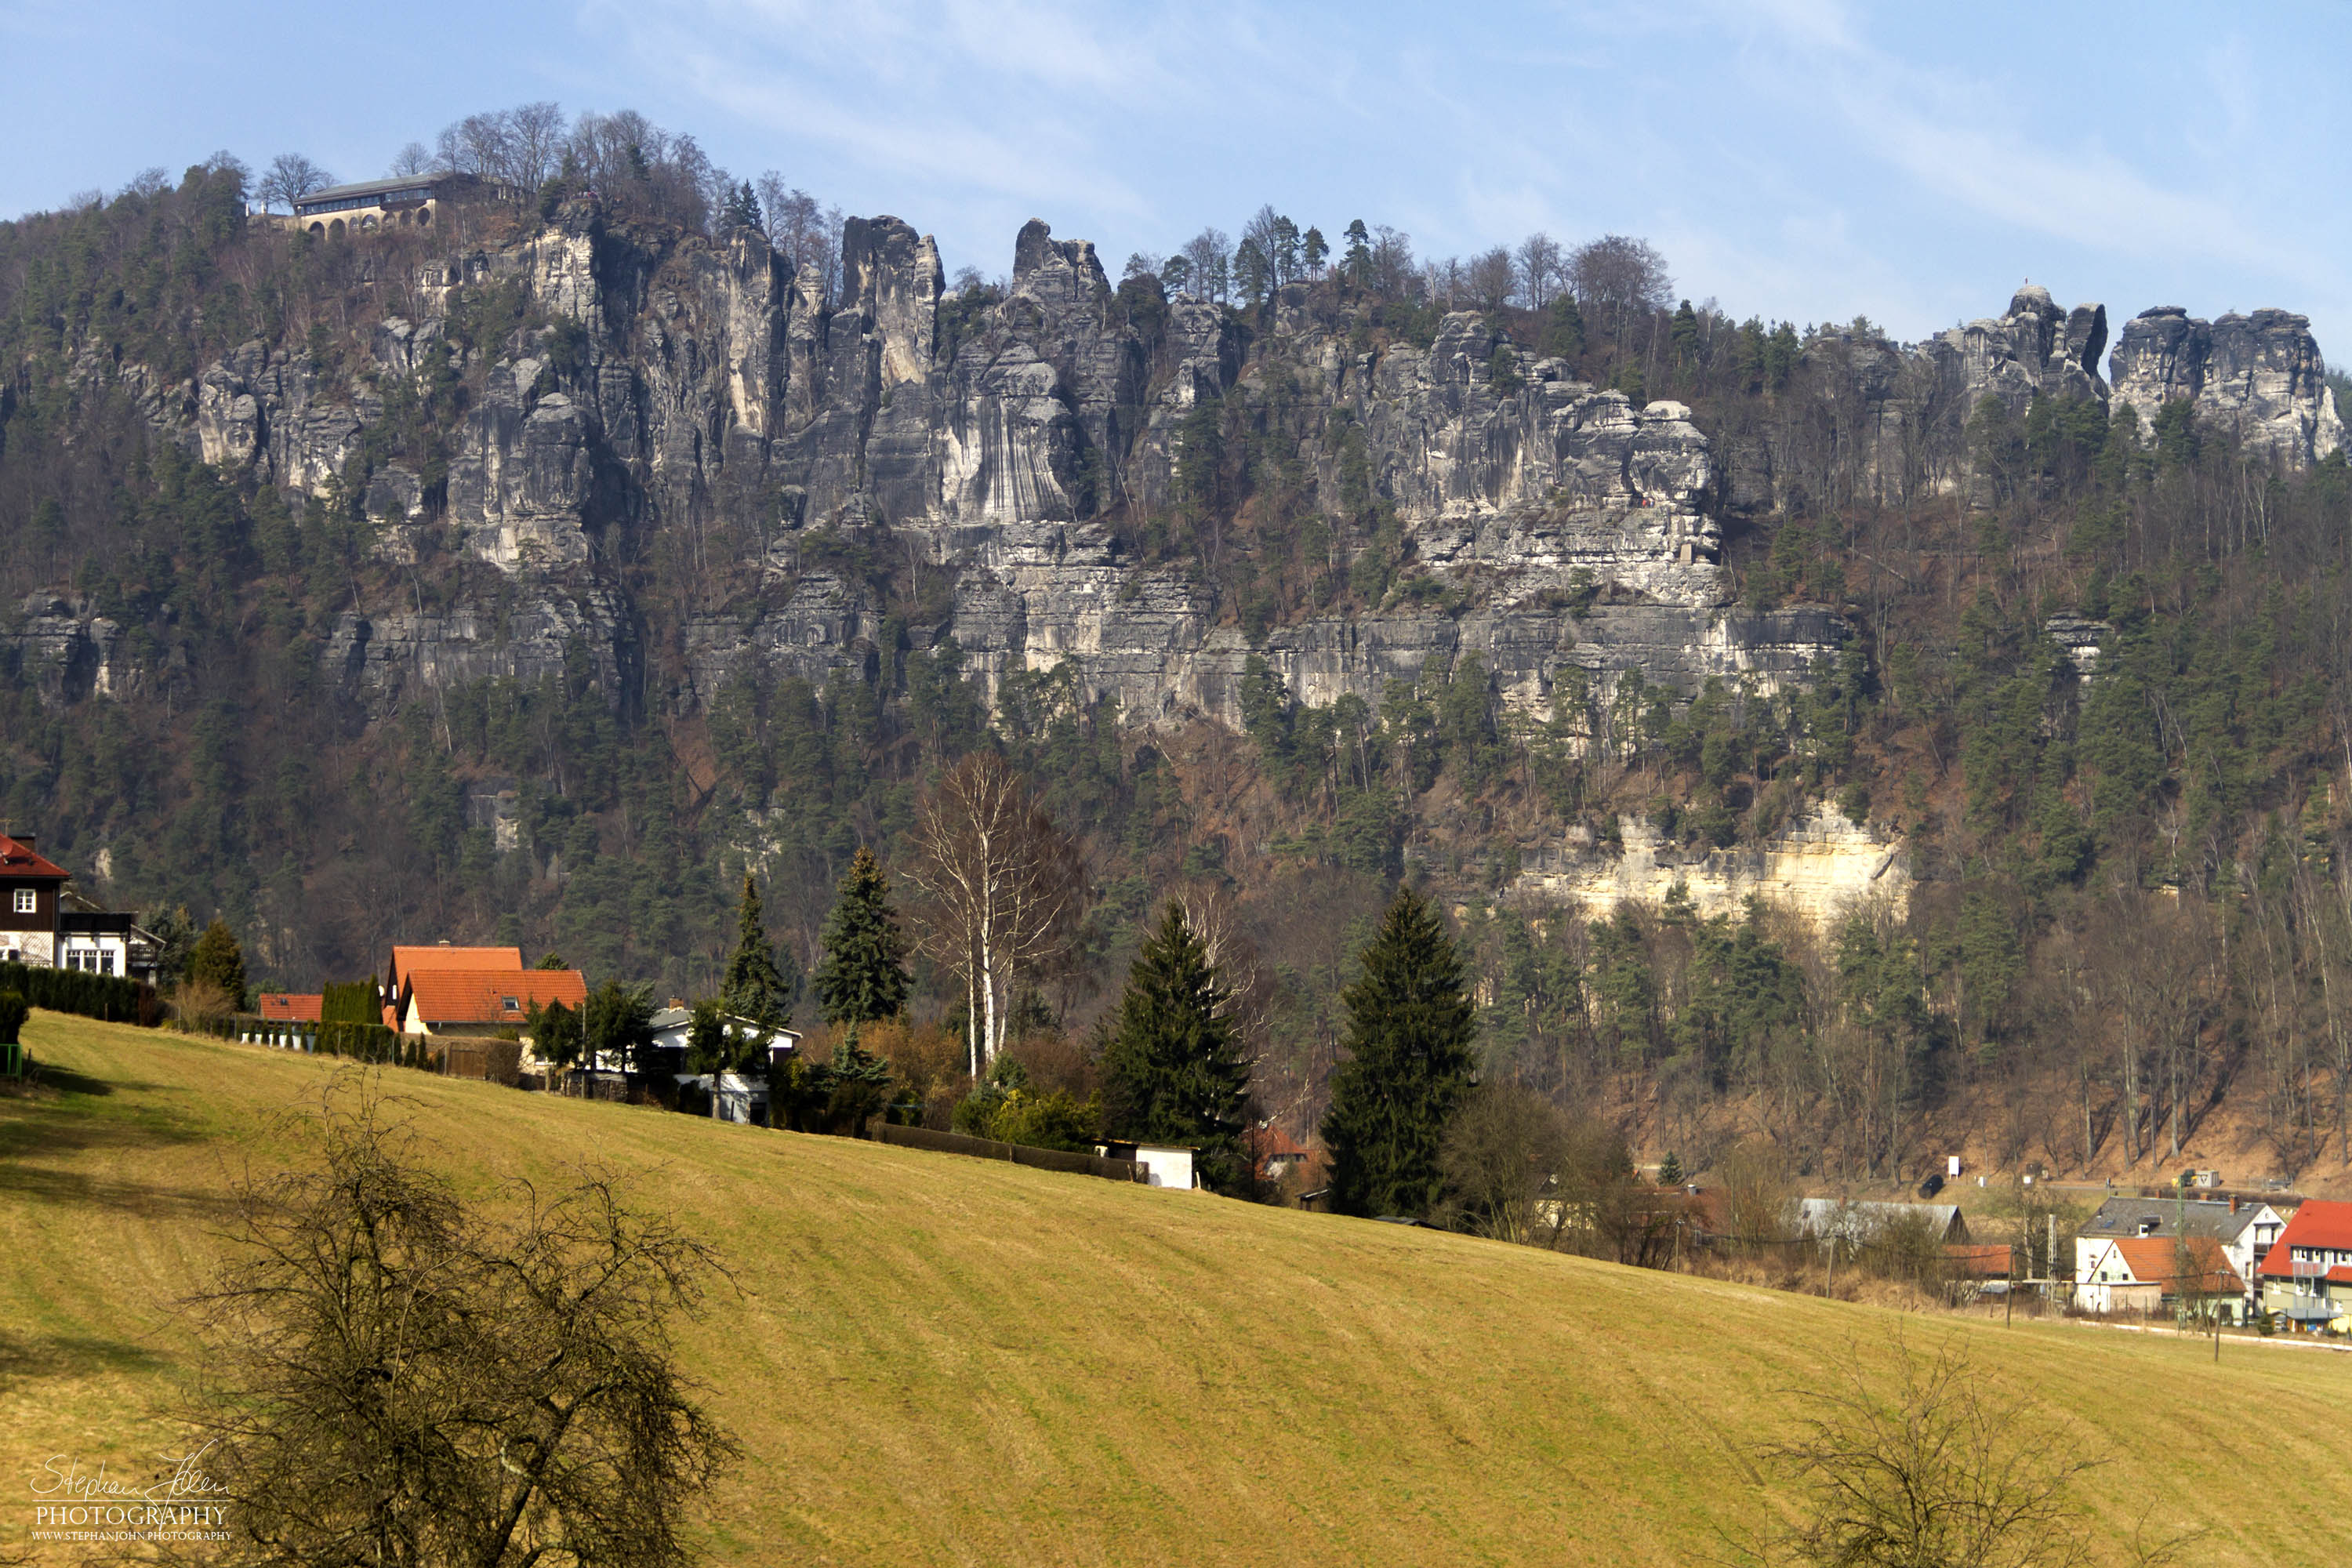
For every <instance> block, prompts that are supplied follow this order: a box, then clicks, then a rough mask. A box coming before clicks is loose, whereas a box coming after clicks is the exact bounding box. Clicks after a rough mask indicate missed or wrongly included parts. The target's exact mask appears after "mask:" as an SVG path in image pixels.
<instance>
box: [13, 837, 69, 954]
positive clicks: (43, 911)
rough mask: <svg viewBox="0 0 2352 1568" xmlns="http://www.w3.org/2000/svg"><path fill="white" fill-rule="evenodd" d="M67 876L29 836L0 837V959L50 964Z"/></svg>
mask: <svg viewBox="0 0 2352 1568" xmlns="http://www.w3.org/2000/svg"><path fill="white" fill-rule="evenodd" d="M71 876H72V873H71V872H69V871H68V870H67V869H66V868H64V867H62V866H60V865H58V863H57V862H56V861H54V860H51V859H48V858H47V857H45V856H43V855H42V854H40V853H39V852H38V851H37V850H36V849H35V848H34V847H33V836H32V835H31V834H29V833H17V834H8V835H0V963H29V964H33V965H36V966H37V967H39V968H43V969H47V968H51V967H53V966H55V964H56V963H57V961H58V916H59V915H61V914H62V913H63V912H64V910H62V909H61V908H60V907H59V906H60V905H61V904H62V903H63V901H64V899H63V895H64V892H65V886H66V882H67V879H68V878H70V877H71Z"/></svg>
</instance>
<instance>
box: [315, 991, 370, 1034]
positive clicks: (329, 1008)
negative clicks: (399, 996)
mask: <svg viewBox="0 0 2352 1568" xmlns="http://www.w3.org/2000/svg"><path fill="white" fill-rule="evenodd" d="M319 1017H320V1020H321V1021H323V1022H325V1023H329V1024H374V1025H377V1026H382V1025H383V1004H382V1003H380V1002H378V1001H377V1000H376V994H375V982H374V981H373V980H354V981H352V983H351V984H347V985H339V984H328V985H327V986H326V987H324V989H323V990H321V992H320V997H319Z"/></svg>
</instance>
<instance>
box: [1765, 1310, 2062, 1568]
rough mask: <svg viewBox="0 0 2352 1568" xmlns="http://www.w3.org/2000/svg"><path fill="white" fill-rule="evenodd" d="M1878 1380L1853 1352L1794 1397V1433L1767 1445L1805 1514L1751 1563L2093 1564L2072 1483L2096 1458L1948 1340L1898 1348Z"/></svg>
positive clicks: (2051, 1567)
mask: <svg viewBox="0 0 2352 1568" xmlns="http://www.w3.org/2000/svg"><path fill="white" fill-rule="evenodd" d="M1896 1350H1897V1352H1898V1353H1899V1355H1900V1358H1901V1363H1902V1369H1901V1373H1900V1374H1899V1377H1898V1380H1897V1381H1896V1382H1895V1385H1894V1386H1893V1388H1891V1389H1889V1390H1887V1391H1886V1392H1884V1393H1882V1392H1880V1391H1879V1384H1878V1383H1877V1381H1876V1380H1874V1379H1873V1378H1872V1377H1870V1376H1869V1374H1868V1373H1866V1371H1865V1370H1864V1367H1863V1365H1862V1363H1861V1358H1860V1356H1859V1354H1858V1353H1856V1352H1853V1351H1851V1350H1850V1351H1849V1352H1848V1353H1847V1355H1846V1356H1845V1357H1844V1358H1843V1363H1842V1364H1841V1365H1840V1366H1839V1367H1838V1369H1837V1373H1836V1383H1835V1384H1834V1386H1832V1387H1830V1388H1826V1389H1800V1390H1797V1391H1796V1394H1797V1396H1798V1397H1799V1398H1800V1399H1801V1400H1802V1401H1803V1402H1804V1403H1805V1405H1807V1406H1808V1407H1809V1409H1810V1411H1811V1414H1809V1415H1806V1416H1805V1417H1804V1418H1803V1419H1802V1420H1801V1422H1800V1423H1799V1426H1798V1433H1797V1436H1794V1437H1793V1438H1791V1439H1790V1440H1789V1441H1787V1442H1785V1443H1780V1444H1776V1445H1774V1446H1773V1447H1769V1448H1768V1449H1766V1450H1765V1453H1764V1458H1765V1459H1766V1461H1767V1462H1768V1463H1769V1464H1770V1465H1771V1466H1772V1467H1773V1468H1776V1469H1778V1470H1780V1473H1781V1474H1782V1475H1784V1476H1785V1477H1786V1478H1788V1479H1789V1480H1790V1482H1791V1483H1792V1484H1793V1485H1794V1486H1795V1488H1796V1489H1797V1490H1798V1491H1799V1493H1800V1494H1801V1498H1802V1503H1801V1512H1802V1518H1801V1521H1799V1522H1798V1523H1796V1524H1794V1525H1792V1526H1790V1527H1787V1528H1784V1529H1781V1530H1780V1531H1777V1532H1775V1533H1773V1534H1772V1535H1770V1536H1769V1537H1767V1538H1765V1539H1762V1540H1760V1541H1759V1542H1756V1543H1755V1544H1753V1545H1752V1546H1750V1547H1748V1549H1747V1551H1746V1553H1745V1554H1746V1555H1747V1556H1748V1559H1749V1560H1750V1561H1753V1562H1760V1563H1823V1564H1827V1563H1834V1564H1837V1565H1839V1568H2067V1565H2069V1564H2073V1563H2082V1562H2084V1561H2086V1560H2087V1558H2088V1539H2087V1532H2086V1531H2084V1529H2083V1528H2082V1523H2083V1521H2084V1510H2083V1508H2082V1506H2081V1505H2080V1504H2079V1503H2077V1502H2076V1501H2075V1500H2074V1492H2073V1489H2074V1482H2075V1481H2076V1480H2077V1479H2080V1478H2081V1477H2083V1476H2084V1475H2085V1474H2086V1473H2088V1472H2089V1471H2091V1470H2093V1469H2095V1468H2097V1467H2098V1466H2099V1464H2100V1463H2101V1462H2102V1461H2101V1460H2099V1459H2096V1458H2080V1457H2077V1456H2079V1455H2080V1454H2081V1452H2082V1446H2081V1443H2080V1441H2079V1440H2078V1439H2077V1438H2076V1437H2075V1436H2074V1434H2073V1433H2071V1432H2069V1431H2067V1430H2066V1429H2065V1428H2064V1427H2063V1426H2060V1425H2058V1424H2057V1423H2055V1422H2052V1421H2047V1420H2044V1419H2042V1418H2039V1417H2037V1416H2035V1415H2033V1414H2032V1412H2031V1411H2030V1410H2029V1409H2028V1408H2027V1407H2026V1406H2025V1405H2022V1404H2021V1403H2019V1402H2015V1401H2012V1400H2009V1399H2006V1398H2003V1397H2002V1396H2000V1395H1998V1394H1991V1393H1989V1392H1987V1391H1986V1390H1985V1389H1984V1388H1983V1386H1982V1384H1981V1382H1980V1380H1979V1378H1978V1377H1977V1376H1976V1375H1975V1373H1974V1371H1973V1369H1972V1368H1970V1367H1969V1363H1968V1360H1967V1358H1966V1357H1965V1356H1964V1355H1963V1354H1962V1353H1961V1352H1959V1351H1958V1350H1957V1349H1956V1348H1954V1347H1953V1346H1952V1345H1951V1344H1946V1345H1945V1346H1944V1347H1943V1348H1942V1349H1941V1350H1940V1351H1939V1352H1937V1354H1936V1355H1935V1356H1934V1357H1933V1358H1932V1359H1929V1358H1927V1357H1923V1356H1920V1355H1917V1354H1916V1353H1914V1352H1912V1351H1911V1349H1910V1348H1909V1346H1907V1345H1906V1344H1904V1343H1903V1342H1901V1340H1900V1339H1898V1340H1897V1341H1896Z"/></svg>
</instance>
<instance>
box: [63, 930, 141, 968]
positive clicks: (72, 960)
mask: <svg viewBox="0 0 2352 1568" xmlns="http://www.w3.org/2000/svg"><path fill="white" fill-rule="evenodd" d="M63 942H64V947H65V951H64V952H62V953H60V954H59V955H58V968H59V969H79V970H83V971H86V972H88V973H92V974H128V973H131V939H130V938H129V937H125V936H115V935H100V936H86V935H83V934H81V933H79V932H77V931H68V932H67V933H66V935H65V937H64V938H63Z"/></svg>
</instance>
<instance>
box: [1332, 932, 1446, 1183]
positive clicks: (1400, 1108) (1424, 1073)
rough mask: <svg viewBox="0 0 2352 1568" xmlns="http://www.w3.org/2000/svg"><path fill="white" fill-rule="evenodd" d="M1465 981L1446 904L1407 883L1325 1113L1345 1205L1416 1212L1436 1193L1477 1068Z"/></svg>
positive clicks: (1351, 995)
mask: <svg viewBox="0 0 2352 1568" xmlns="http://www.w3.org/2000/svg"><path fill="white" fill-rule="evenodd" d="M1464 979H1465V976H1464V972H1463V967H1462V959H1461V955H1460V954H1459V952H1456V951H1455V949H1454V939H1453V938H1452V937H1450V936H1448V935H1447V934H1446V931H1445V926H1444V922H1443V921H1442V920H1441V919H1440V918H1439V915H1438V911H1437V908H1436V906H1435V905H1433V903H1431V902H1430V900H1428V899H1427V898H1425V897H1423V895H1422V894H1420V893H1418V892H1416V891H1414V890H1413V889H1411V888H1406V889H1403V890H1402V891H1401V892H1399V893H1398V894H1397V896H1396V901H1395V902H1394V903H1391V905H1390V906H1389V910H1388V913H1387V915H1386V916H1385V917H1383V918H1382V920H1381V929H1380V934H1379V935H1377V936H1376V937H1374V938H1373V939H1372V942H1371V945H1370V946H1369V947H1367V948H1366V949H1365V950H1364V960H1363V974H1362V977H1361V978H1360V979H1359V980H1357V982H1356V983H1355V984H1353V985H1350V986H1349V987H1348V991H1347V996H1346V1001H1347V1007H1348V1034H1347V1039H1346V1048H1347V1051H1348V1059H1347V1060H1346V1061H1345V1062H1344V1063H1342V1064H1341V1065H1340V1067H1339V1071H1338V1072H1337V1073H1336V1074H1334V1075H1333V1077H1332V1082H1331V1109H1330V1110H1329V1111H1328V1113H1327V1114H1326V1115H1325V1116H1324V1118H1323V1140H1324V1142H1325V1143H1326V1144H1328V1146H1329V1149H1330V1153H1331V1206H1332V1207H1333V1208H1334V1209H1336V1210H1338V1211H1339V1213H1341V1214H1355V1215H1422V1214H1426V1213H1427V1212H1428V1211H1429V1210H1430V1208H1431V1207H1432V1206H1433V1205H1434V1204H1435V1203H1436V1202H1437V1198H1438V1194H1439V1192H1440V1190H1441V1188H1442V1187H1443V1184H1444V1180H1443V1177H1442V1175H1441V1174H1440V1173H1439V1170H1438V1163H1437V1151H1438V1144H1439V1142H1440V1141H1441V1140H1442V1139H1443V1138H1444V1132H1445V1124H1446V1122H1447V1121H1450V1120H1451V1119H1452V1117H1453V1115H1454V1110H1456V1109H1457V1108H1458V1107H1459V1106H1460V1105H1461V1103H1462V1099H1463V1096H1464V1095H1465V1094H1466V1093H1467V1092H1468V1091H1469V1089H1470V1082H1471V1077H1472V1074H1473V1073H1474V1072H1475V1069H1476V1068H1477V1051H1476V1042H1477V1025H1476V1016H1475V1013H1474V1011H1473V1010H1472V1008H1471V1005H1470V998H1469V995H1468V994H1467V993H1466V992H1465V989H1464Z"/></svg>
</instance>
